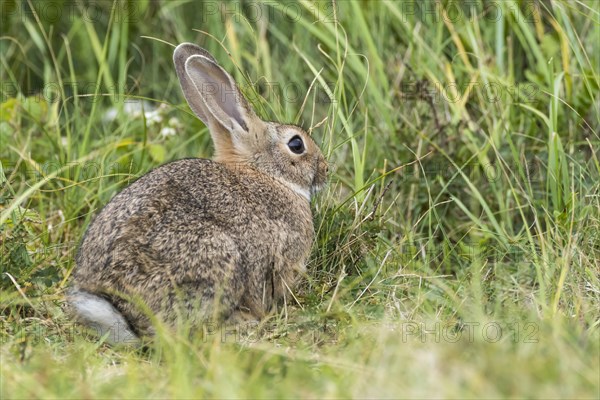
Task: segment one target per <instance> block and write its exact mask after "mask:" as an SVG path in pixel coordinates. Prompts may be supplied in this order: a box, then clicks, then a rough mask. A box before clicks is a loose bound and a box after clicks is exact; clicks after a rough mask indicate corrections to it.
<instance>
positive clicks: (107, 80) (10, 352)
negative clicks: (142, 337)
mask: <svg viewBox="0 0 600 400" xmlns="http://www.w3.org/2000/svg"><path fill="white" fill-rule="evenodd" d="M48 4H49V3H44V2H14V1H5V2H3V3H2V33H1V35H0V64H1V66H2V68H1V69H0V82H1V94H2V99H1V103H0V145H1V146H0V147H1V149H0V161H1V169H0V226H1V228H0V240H1V244H0V248H1V253H0V262H1V266H2V271H1V272H2V274H1V275H0V287H1V289H2V291H1V295H0V301H1V306H0V309H1V313H0V323H1V325H2V326H1V329H0V335H1V337H2V346H1V348H0V352H1V356H2V358H1V360H2V361H1V366H0V368H1V374H2V375H1V381H0V385H1V388H0V393H1V394H2V398H13V397H35V398H42V397H90V398H96V397H146V396H148V397H176V398H180V397H395V398H397V397H411V398H413V397H451V398H466V397H477V398H480V397H496V398H497V397H536V398H548V397H552V398H555V397H561V398H595V397H598V395H599V394H600V393H599V387H600V382H599V379H598V376H599V371H600V365H599V361H598V360H599V359H600V344H599V343H600V340H599V339H600V338H599V328H600V307H598V304H600V279H599V276H600V261H599V260H600V245H599V243H600V235H599V232H600V202H599V195H600V190H599V189H600V186H599V183H598V182H600V162H599V160H598V154H599V151H598V149H599V148H600V137H599V132H600V113H599V108H598V107H599V104H600V98H599V93H600V73H599V71H600V68H598V66H599V64H600V60H599V54H600V48H599V44H598V41H597V38H598V37H599V36H600V23H599V22H600V12H599V9H598V3H597V2H595V1H549V2H537V1H502V2H478V3H476V4H475V3H474V4H471V6H472V8H470V6H467V5H466V3H457V2H451V1H441V2H437V1H426V2H409V1H388V0H383V1H378V2H372V1H369V2H367V1H338V2H309V1H301V2H299V3H293V4H292V3H289V2H277V3H275V2H258V3H254V2H243V3H229V2H227V3H216V2H206V3H203V4H201V3H198V2H192V1H164V2H146V1H136V2H112V1H100V2H94V3H93V5H92V3H76V4H75V3H71V2H68V1H66V0H65V1H54V2H52V4H53V6H54V5H56V6H57V7H58V8H57V9H59V10H63V13H62V14H61V16H60V17H59V18H53V17H52V16H53V15H54V14H50V9H49V8H48V7H49V6H48ZM61 7H62V8H61ZM91 7H93V9H94V10H96V14H90V13H91V11H92V8H91ZM457 7H458V8H457ZM458 10H460V11H458ZM93 15H94V16H93ZM183 41H190V42H195V43H198V44H199V45H201V46H203V47H205V48H207V49H208V50H209V51H211V52H212V53H213V54H214V55H215V57H216V58H217V59H218V60H219V61H220V62H222V64H223V65H224V66H225V68H226V69H227V70H229V71H232V72H233V75H234V76H235V78H236V80H237V81H238V82H240V83H241V86H242V90H243V91H244V92H245V93H246V94H247V96H248V97H249V98H250V99H251V101H252V102H253V104H254V106H255V108H256V110H257V112H258V113H259V114H260V115H261V116H262V117H264V118H266V119H272V120H279V121H284V122H291V123H296V124H299V125H302V126H303V127H304V128H306V129H307V130H309V131H310V132H311V133H312V135H313V136H314V137H315V138H316V139H317V141H318V143H320V145H321V147H322V149H323V152H324V153H325V154H326V155H327V157H328V159H329V161H330V162H331V164H332V167H333V173H332V174H331V179H330V183H329V186H328V187H327V188H326V189H325V190H324V191H323V192H322V193H321V194H320V195H319V196H318V197H317V198H316V199H315V200H314V201H313V208H314V210H315V229H316V233H317V235H316V239H315V243H314V248H313V254H312V257H311V260H310V263H309V266H308V267H309V268H308V273H307V275H306V277H305V278H304V280H303V283H302V285H301V287H300V288H299V290H298V291H297V293H295V297H296V299H297V300H298V301H291V302H287V303H286V304H284V305H282V306H281V307H280V309H279V310H278V312H277V313H275V314H274V315H273V316H272V317H270V318H269V319H268V320H267V321H265V322H264V324H263V325H262V326H261V327H259V328H256V329H251V330H250V331H249V332H245V334H242V333H239V332H238V333H234V332H230V331H224V330H219V329H217V330H214V329H212V328H211V327H207V329H206V330H205V331H204V332H194V333H193V334H192V335H189V334H188V333H186V328H185V326H183V327H181V329H180V330H179V331H177V332H171V331H170V330H168V329H166V328H165V329H164V330H161V331H160V332H161V333H160V334H159V335H158V337H157V338H156V341H155V343H154V344H153V345H152V346H150V348H149V349H147V350H146V351H139V350H134V349H115V348H110V347H107V346H105V345H103V344H102V341H101V340H100V341H99V340H98V339H96V338H94V337H93V336H89V335H88V334H87V333H86V332H85V331H83V330H82V329H81V328H80V327H78V326H75V325H73V323H72V322H71V321H70V320H69V318H68V317H67V316H66V314H65V312H64V310H63V307H62V305H63V304H64V297H63V294H64V290H65V288H66V287H67V285H68V278H69V275H70V273H71V271H72V268H73V267H74V263H73V258H74V253H75V251H76V247H77V243H78V242H79V240H80V239H81V237H82V235H83V233H84V231H85V228H86V226H87V225H88V224H89V222H90V220H91V218H92V217H93V215H94V214H95V213H96V212H97V211H98V210H99V208H100V207H102V206H103V205H104V204H106V203H107V202H108V201H109V200H110V198H111V197H112V196H113V195H114V194H115V193H117V192H118V191H119V190H121V189H122V188H123V187H125V186H126V185H127V184H129V183H130V182H131V181H132V180H133V179H135V178H136V177H138V176H140V175H142V174H143V173H145V172H146V171H148V170H150V169H151V168H153V167H155V166H157V165H160V164H161V163H163V162H166V161H169V160H174V159H178V158H182V157H189V156H197V157H210V154H211V144H210V138H209V135H208V131H207V129H206V127H204V126H203V125H202V123H201V122H199V121H198V120H197V119H195V117H194V116H193V114H192V113H191V112H190V110H189V109H188V107H187V105H185V103H184V100H183V97H182V96H181V94H180V90H179V86H178V83H177V81H176V77H175V73H174V69H173V66H172V61H171V54H172V50H173V47H172V46H173V45H175V44H177V43H180V42H183ZM134 102H136V103H134ZM132 104H137V105H140V104H141V105H142V106H143V108H144V111H146V112H145V113H141V112H138V113H136V112H135V111H134V110H133V108H134V106H132ZM109 112H111V113H112V114H110V116H109V114H108V113H109ZM165 129H167V130H165ZM169 129H174V130H175V132H176V134H175V135H173V136H169V135H163V134H162V133H165V132H168V130H169ZM161 132H162V133H161ZM208 328H210V329H208Z"/></svg>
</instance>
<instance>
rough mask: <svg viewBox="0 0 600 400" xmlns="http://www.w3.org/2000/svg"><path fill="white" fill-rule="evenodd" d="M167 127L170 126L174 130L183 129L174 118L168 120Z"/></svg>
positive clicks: (179, 122)
mask: <svg viewBox="0 0 600 400" xmlns="http://www.w3.org/2000/svg"><path fill="white" fill-rule="evenodd" d="M169 126H172V127H173V128H175V129H181V128H183V125H181V121H179V119H178V118H176V117H171V119H169Z"/></svg>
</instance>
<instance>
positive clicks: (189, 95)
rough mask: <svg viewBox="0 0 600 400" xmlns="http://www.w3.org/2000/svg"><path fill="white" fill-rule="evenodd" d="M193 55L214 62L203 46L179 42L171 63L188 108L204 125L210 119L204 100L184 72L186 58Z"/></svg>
mask: <svg viewBox="0 0 600 400" xmlns="http://www.w3.org/2000/svg"><path fill="white" fill-rule="evenodd" d="M195 55H200V56H204V57H206V58H208V59H209V60H211V61H213V62H215V60H214V58H213V57H212V56H211V55H210V53H209V52H207V51H206V50H204V49H203V48H201V47H198V46H196V45H195V44H192V43H181V44H180V45H179V46H177V47H176V48H175V52H174V53H173V63H174V64H175V71H176V72H177V77H178V78H179V83H180V84H181V89H182V91H183V94H184V96H185V99H186V100H187V102H188V104H189V105H190V108H191V109H192V111H193V112H194V113H195V114H196V115H197V116H198V118H200V119H201V120H202V122H204V124H205V125H206V126H209V123H210V120H209V119H208V114H207V112H206V106H205V105H204V101H203V100H202V98H201V97H200V96H199V95H198V93H197V92H196V87H195V86H194V84H193V83H192V81H191V80H190V78H189V77H188V75H187V73H186V72H185V62H186V61H187V59H188V58H190V57H191V56H195Z"/></svg>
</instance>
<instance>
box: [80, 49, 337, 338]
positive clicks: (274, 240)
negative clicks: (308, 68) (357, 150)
mask: <svg viewBox="0 0 600 400" xmlns="http://www.w3.org/2000/svg"><path fill="white" fill-rule="evenodd" d="M181 46H184V45H181ZM181 46H180V47H181ZM185 46H188V47H187V48H184V49H183V50H185V52H187V53H191V54H193V53H194V52H195V51H196V53H197V54H202V53H201V52H200V50H202V52H204V53H206V52H205V51H204V50H203V49H200V48H197V47H195V46H193V45H187V44H186V45H185ZM185 52H183V51H180V53H185ZM206 54H208V53H206ZM176 56H177V50H176ZM185 57H186V58H187V55H186V56H185ZM208 57H210V58H209V59H210V60H211V61H212V62H214V59H213V58H212V56H210V55H208V56H207V58H208ZM177 65H178V63H177V59H176V66H177ZM179 67H181V64H180V65H179ZM210 67H211V68H213V67H212V66H210ZM180 73H181V71H178V74H180ZM180 79H181V75H180ZM183 86H184V83H182V87H183ZM185 90H186V89H185V88H184V91H185ZM236 90H237V88H236ZM185 93H186V98H188V102H195V100H193V99H192V100H191V101H190V98H189V97H190V96H191V95H193V93H192V92H190V91H189V89H188V90H187V92H185ZM190 93H191V94H190ZM241 101H242V103H241V104H240V107H241V108H240V109H243V112H242V115H243V117H244V121H243V122H244V123H243V124H240V126H241V125H245V126H243V128H244V129H247V130H248V131H247V132H242V133H241V134H240V132H233V133H231V137H233V138H234V139H230V137H229V136H228V135H230V133H229V132H227V129H224V128H223V126H222V125H223V124H222V123H221V124H219V123H215V120H214V119H212V117H211V116H209V115H208V116H207V115H206V114H207V113H208V114H210V108H206V107H204V106H203V104H206V103H201V102H198V103H196V107H197V108H198V107H200V108H201V110H199V111H197V112H196V114H197V115H199V117H201V119H202V120H203V121H205V120H206V121H205V122H208V123H207V125H209V126H210V130H211V135H213V139H215V136H216V137H218V138H219V140H220V143H219V144H217V141H216V140H215V146H216V147H217V148H216V151H217V154H219V156H218V157H216V159H217V160H218V161H212V160H205V159H183V160H179V161H174V162H171V163H168V164H165V165H163V166H160V167H158V168H156V169H154V170H153V171H151V172H149V173H148V174H146V175H144V176H142V177H141V178H139V179H138V180H137V181H135V182H134V183H133V184H131V185H130V186H129V187H127V188H126V189H124V190H123V191H122V192H120V193H119V194H118V195H116V196H115V197H114V198H113V199H112V200H111V201H110V202H109V203H108V204H107V205H106V206H105V207H104V208H103V209H102V211H101V212H100V213H99V214H98V215H97V217H96V218H95V219H94V220H93V222H92V223H91V224H90V226H89V228H88V230H87V232H86V234H85V236H84V238H83V240H82V243H81V245H80V248H79V252H78V254H77V257H76V268H75V270H74V272H73V288H74V290H77V291H80V292H82V293H90V294H93V295H97V296H100V297H102V298H104V299H106V300H108V301H109V302H110V303H111V304H112V305H113V306H114V308H115V309H116V310H118V312H120V313H121V314H122V315H123V316H124V317H125V319H126V320H127V321H128V323H129V324H130V325H131V327H132V328H133V330H134V331H135V332H136V333H138V334H140V335H142V336H144V335H149V334H152V332H153V328H152V323H151V319H150V318H149V314H153V315H156V316H157V317H158V318H160V319H162V320H164V321H166V322H168V323H173V322H175V320H176V319H177V318H184V319H185V320H186V321H189V322H191V323H192V324H200V323H201V322H202V321H204V320H205V319H207V318H218V319H227V318H233V317H235V316H236V315H239V314H243V315H246V316H247V317H248V316H249V317H250V318H253V319H260V318H262V317H264V316H265V315H266V314H267V313H268V312H269V311H270V310H271V309H272V308H273V306H274V305H275V304H276V303H277V302H278V301H279V300H281V298H282V297H283V296H284V295H285V293H286V292H287V291H288V290H291V289H292V288H293V287H294V284H295V283H296V282H297V280H298V277H299V275H300V274H301V273H302V271H304V270H305V264H306V261H307V258H308V256H309V253H310V248H311V244H312V241H313V235H314V232H313V231H314V229H313V222H312V213H311V210H310V203H309V200H308V199H307V198H305V197H304V196H303V195H302V193H304V191H306V193H312V192H314V191H315V190H316V189H317V188H318V187H320V186H322V185H323V184H324V182H325V178H326V173H327V163H326V162H325V160H324V158H323V156H322V154H321V152H320V151H319V149H318V147H317V146H316V145H315V143H314V142H313V141H312V139H311V138H310V137H309V136H308V135H307V134H306V133H305V132H304V131H303V130H301V129H300V128H298V127H295V126H291V125H280V124H276V123H272V122H264V121H261V120H260V119H258V118H257V117H256V116H255V115H254V112H253V111H252V110H251V108H250V107H249V105H248V104H247V103H246V102H245V100H243V99H242V100H241ZM198 104H199V105H198ZM218 106H219V105H218V104H217V105H216V106H215V107H218ZM192 108H194V107H192ZM207 110H209V111H207ZM235 135H237V136H235ZM293 135H298V136H300V137H301V138H302V139H303V141H304V143H305V146H306V153H305V154H302V155H296V154H292V153H291V152H290V151H288V149H287V147H286V144H287V141H288V140H289V138H290V136H293ZM297 188H299V189H298V190H296V189H297ZM300 189H301V190H300ZM299 190H300V191H299Z"/></svg>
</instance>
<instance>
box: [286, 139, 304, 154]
mask: <svg viewBox="0 0 600 400" xmlns="http://www.w3.org/2000/svg"><path fill="white" fill-rule="evenodd" d="M288 147H289V148H290V150H291V151H292V153H294V154H302V153H304V142H303V141H302V139H301V138H300V136H298V135H296V136H294V137H293V138H291V139H290V141H289V142H288Z"/></svg>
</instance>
